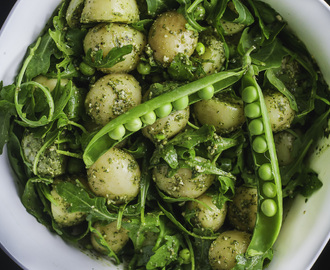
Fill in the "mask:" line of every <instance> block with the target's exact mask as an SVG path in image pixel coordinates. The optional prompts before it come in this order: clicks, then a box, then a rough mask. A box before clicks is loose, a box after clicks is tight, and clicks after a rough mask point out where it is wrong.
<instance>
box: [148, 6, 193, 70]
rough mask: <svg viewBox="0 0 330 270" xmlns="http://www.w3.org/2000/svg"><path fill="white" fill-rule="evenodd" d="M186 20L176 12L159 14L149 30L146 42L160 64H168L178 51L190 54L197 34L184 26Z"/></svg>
mask: <svg viewBox="0 0 330 270" xmlns="http://www.w3.org/2000/svg"><path fill="white" fill-rule="evenodd" d="M186 23H187V20H186V19H185V17H184V16H183V15H182V14H180V13H178V12H176V11H168V12H165V13H163V14H161V15H160V16H159V17H158V18H157V19H156V20H155V21H154V23H153V25H152V26H151V28H150V31H149V37H148V43H149V45H150V47H151V49H152V50H153V51H154V58H155V60H156V61H158V62H160V63H162V64H165V65H167V64H169V63H171V62H172V60H173V59H174V57H175V55H177V54H178V53H183V54H185V55H187V56H191V55H192V54H193V52H194V50H195V48H196V45H197V41H198V34H197V32H194V31H192V30H188V29H187V28H186Z"/></svg>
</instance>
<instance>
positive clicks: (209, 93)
mask: <svg viewBox="0 0 330 270" xmlns="http://www.w3.org/2000/svg"><path fill="white" fill-rule="evenodd" d="M213 95H214V86H213V85H208V86H206V87H204V88H202V89H201V90H199V91H198V96H199V98H201V99H204V100H206V99H211V98H212V97H213Z"/></svg>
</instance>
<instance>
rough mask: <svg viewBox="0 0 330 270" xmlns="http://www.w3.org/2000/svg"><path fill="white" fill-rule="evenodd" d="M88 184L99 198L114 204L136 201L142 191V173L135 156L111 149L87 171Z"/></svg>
mask: <svg viewBox="0 0 330 270" xmlns="http://www.w3.org/2000/svg"><path fill="white" fill-rule="evenodd" d="M87 177H88V184H89V187H90V189H91V190H92V192H93V193H94V194H95V195H97V196H103V197H105V198H107V200H108V201H109V202H111V203H114V204H122V203H126V202H128V201H130V200H132V199H134V198H135V197H136V196H137V195H138V193H139V190H140V178H141V171H140V167H139V164H138V163H137V162H136V160H135V159H134V158H133V156H132V155H131V154H129V153H127V152H125V151H124V150H121V149H117V148H111V149H109V150H108V151H107V152H105V153H104V154H103V155H102V156H101V157H100V158H99V159H98V160H97V161H96V162H95V163H94V164H93V165H92V166H91V167H89V168H88V170H87Z"/></svg>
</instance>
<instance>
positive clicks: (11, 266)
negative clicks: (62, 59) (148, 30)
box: [0, 0, 330, 270]
mask: <svg viewBox="0 0 330 270" xmlns="http://www.w3.org/2000/svg"><path fill="white" fill-rule="evenodd" d="M15 2H16V1H15V0H2V1H1V7H0V27H1V26H2V24H3V23H4V21H5V19H6V17H7V15H8V13H9V12H10V10H11V8H12V6H13V5H14V4H15ZM326 2H328V3H329V4H330V0H327V1H326ZM0 80H1V78H0ZM328 256H329V257H330V242H329V243H328V244H327V246H326V247H325V248H324V250H323V252H322V253H321V255H320V257H319V258H318V260H317V261H316V262H315V264H314V266H313V267H312V269H311V270H323V269H324V270H325V269H329V259H328V258H329V257H328ZM0 268H1V269H6V270H7V269H8V270H20V269H22V268H20V267H19V266H18V265H17V264H16V263H15V262H14V261H13V260H12V259H11V258H10V257H9V256H8V255H7V254H6V253H5V252H4V251H3V250H2V249H1V248H0ZM30 270H33V269H30ZM293 270H296V269H293Z"/></svg>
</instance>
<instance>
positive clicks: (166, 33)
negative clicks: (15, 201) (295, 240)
mask: <svg viewBox="0 0 330 270" xmlns="http://www.w3.org/2000/svg"><path fill="white" fill-rule="evenodd" d="M59 3H60V4H59V6H58V8H57V9H56V10H55V11H54V13H53V15H52V17H51V18H50V19H49V21H48V23H47V24H46V25H45V27H44V30H43V31H42V32H41V33H40V35H39V36H38V38H37V39H36V40H35V42H34V43H33V44H31V45H30V46H29V47H28V48H27V51H26V55H25V57H24V59H22V64H21V67H20V69H19V71H18V74H17V76H16V78H15V80H14V81H13V83H12V84H11V85H6V86H5V85H3V84H2V83H1V84H0V115H1V116H0V122H1V125H0V129H1V133H0V134H1V138H0V150H1V153H2V150H3V148H4V146H5V145H6V147H7V149H8V158H9V161H10V164H11V166H12V169H13V172H14V174H15V177H16V178H17V179H18V182H19V185H20V192H19V195H20V196H21V201H22V204H23V205H24V206H25V208H26V210H27V212H28V213H30V214H31V215H33V216H34V217H35V218H36V220H37V221H38V222H40V223H42V224H43V225H45V226H46V227H47V228H48V229H49V231H50V233H54V234H58V235H59V236H61V237H62V238H63V241H67V242H70V243H72V244H73V245H74V246H76V247H77V248H81V249H84V250H88V251H90V252H92V253H94V254H97V256H102V257H103V258H105V259H106V260H109V261H111V262H112V263H113V264H115V265H120V264H121V265H123V267H124V269H130V270H133V269H138V270H142V269H148V270H149V269H163V270H164V269H167V270H181V269H182V270H188V269H191V270H195V269H196V270H197V269H202V270H227V269H236V270H241V269H254V270H261V269H264V268H265V267H266V266H267V265H268V264H269V263H271V260H272V258H273V245H274V243H275V241H276V239H277V237H278V235H279V233H280V230H281V225H282V222H283V216H284V214H283V212H284V211H283V207H284V206H285V205H286V204H289V203H290V201H291V200H292V199H293V198H294V197H295V196H296V195H297V194H300V195H302V196H304V197H306V199H307V198H309V197H310V196H311V195H312V194H313V193H314V192H315V191H317V190H318V189H319V188H321V187H322V182H321V181H320V180H319V178H318V175H317V173H316V172H314V171H313V170H312V169H311V168H310V167H309V166H308V163H307V162H306V160H307V158H308V154H309V153H310V152H311V151H314V150H315V146H314V145H315V142H316V141H317V140H318V138H320V137H322V136H325V135H327V132H329V131H328V130H327V123H328V118H329V112H330V110H329V109H330V108H329V105H330V101H329V100H330V95H329V87H328V86H327V84H326V83H325V81H324V80H323V77H322V74H321V72H320V70H319V68H318V66H317V63H315V61H314V59H313V57H312V56H311V55H310V54H309V53H308V51H307V49H306V47H305V46H304V44H303V43H302V42H301V41H300V40H299V39H298V38H297V37H296V36H295V35H294V34H293V33H292V32H291V31H290V27H289V25H287V23H286V22H285V20H284V19H283V18H282V17H281V15H280V14H278V13H277V12H276V11H275V10H274V9H273V8H272V7H270V6H269V5H267V4H265V3H264V2H262V1H257V0H86V1H84V0H63V1H59Z"/></svg>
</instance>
